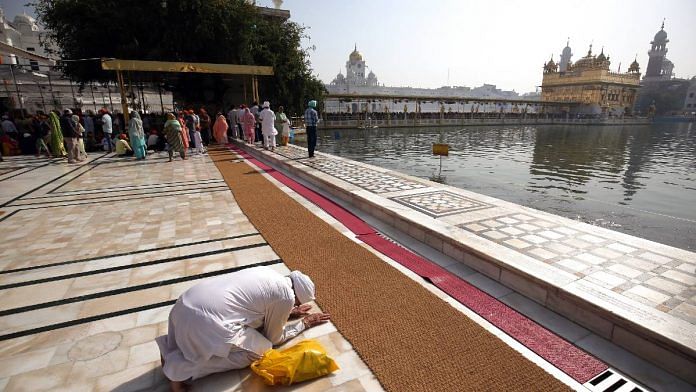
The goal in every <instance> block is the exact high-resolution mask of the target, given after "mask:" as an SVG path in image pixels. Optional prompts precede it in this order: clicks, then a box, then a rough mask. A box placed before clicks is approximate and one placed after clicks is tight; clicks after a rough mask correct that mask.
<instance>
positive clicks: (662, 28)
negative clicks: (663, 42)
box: [660, 18, 667, 30]
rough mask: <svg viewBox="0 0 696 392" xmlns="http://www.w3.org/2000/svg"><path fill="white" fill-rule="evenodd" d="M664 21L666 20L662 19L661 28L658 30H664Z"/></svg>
mask: <svg viewBox="0 0 696 392" xmlns="http://www.w3.org/2000/svg"><path fill="white" fill-rule="evenodd" d="M665 19H667V18H662V27H660V30H664V29H665Z"/></svg>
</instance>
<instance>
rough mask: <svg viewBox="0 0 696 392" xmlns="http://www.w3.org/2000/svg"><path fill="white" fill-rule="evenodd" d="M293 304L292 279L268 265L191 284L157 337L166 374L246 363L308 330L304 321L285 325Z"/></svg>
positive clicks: (199, 373) (176, 377)
mask: <svg viewBox="0 0 696 392" xmlns="http://www.w3.org/2000/svg"><path fill="white" fill-rule="evenodd" d="M294 304H295V293H294V292H293V289H292V284H291V281H290V279H289V278H287V277H285V276H282V275H281V274H279V273H278V272H276V271H274V270H273V269H271V268H269V267H255V268H249V269H245V270H242V271H238V272H234V273H231V274H226V275H221V276H218V277H215V278H210V279H207V280H205V281H204V282H201V283H199V284H197V285H195V286H193V287H191V288H190V289H188V290H187V291H186V292H184V293H183V294H182V295H181V297H179V299H178V300H177V301H176V304H175V305H174V307H173V308H172V310H171V312H170V314H169V333H168V335H164V336H160V337H158V338H157V339H156V340H157V344H158V345H159V348H160V353H161V354H162V357H163V358H164V361H165V365H164V369H163V370H164V374H165V375H166V376H167V378H169V379H170V380H172V381H183V380H188V379H189V378H193V379H196V378H200V377H203V376H206V375H208V374H211V373H214V372H219V371H225V370H231V369H235V368H242V367H246V366H248V365H249V363H250V361H251V360H253V359H255V358H258V357H260V356H261V355H263V353H264V352H266V351H267V350H268V349H270V348H271V347H272V346H273V345H277V344H280V343H282V342H284V341H286V340H288V339H292V338H293V337H295V336H297V335H298V334H300V333H301V332H302V331H303V330H304V323H302V320H298V321H296V322H292V323H287V320H288V317H289V316H290V312H291V311H292V308H293V306H294ZM239 352H242V354H239ZM231 354H234V355H231ZM233 357H234V358H233ZM242 359H244V360H242ZM221 364H223V365H224V366H223V365H221ZM221 366H223V368H221ZM234 366H239V367H234ZM214 369H218V370H214Z"/></svg>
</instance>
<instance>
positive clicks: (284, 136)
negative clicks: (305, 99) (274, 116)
mask: <svg viewBox="0 0 696 392" xmlns="http://www.w3.org/2000/svg"><path fill="white" fill-rule="evenodd" d="M278 120H279V121H280V129H281V131H280V145H281V146H287V145H288V139H290V120H289V119H288V116H286V115H285V111H284V108H283V107H282V106H278Z"/></svg>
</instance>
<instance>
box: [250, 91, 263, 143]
mask: <svg viewBox="0 0 696 392" xmlns="http://www.w3.org/2000/svg"><path fill="white" fill-rule="evenodd" d="M249 111H250V112H251V114H253V115H254V118H255V119H256V124H255V125H254V127H255V128H254V140H255V142H257V141H262V140H263V138H262V137H261V120H259V112H260V110H259V103H258V102H256V101H254V103H252V104H251V109H249Z"/></svg>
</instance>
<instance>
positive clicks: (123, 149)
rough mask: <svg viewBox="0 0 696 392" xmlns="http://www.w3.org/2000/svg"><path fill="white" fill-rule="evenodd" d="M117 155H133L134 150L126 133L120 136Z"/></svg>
mask: <svg viewBox="0 0 696 392" xmlns="http://www.w3.org/2000/svg"><path fill="white" fill-rule="evenodd" d="M116 155H118V156H120V157H129V156H132V155H133V149H132V148H131V146H130V145H129V144H128V140H126V134H125V133H122V134H120V135H118V141H117V142H116Z"/></svg>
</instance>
